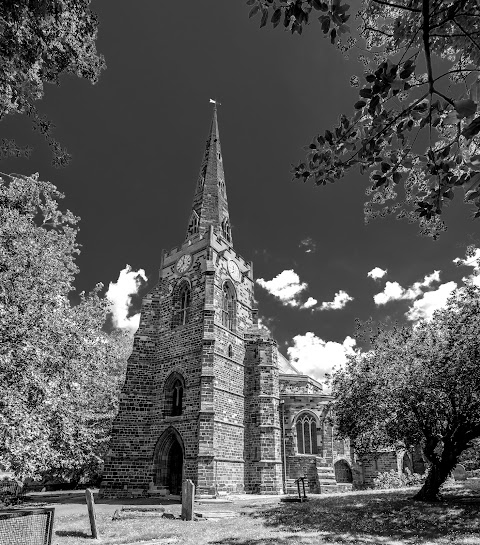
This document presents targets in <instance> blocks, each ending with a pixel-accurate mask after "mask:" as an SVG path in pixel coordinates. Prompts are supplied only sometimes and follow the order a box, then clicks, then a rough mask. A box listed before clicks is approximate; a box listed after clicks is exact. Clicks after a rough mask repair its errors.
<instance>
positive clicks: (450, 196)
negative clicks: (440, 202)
mask: <svg viewBox="0 0 480 545" xmlns="http://www.w3.org/2000/svg"><path fill="white" fill-rule="evenodd" d="M443 196H444V197H446V198H447V199H450V200H453V197H454V196H455V194H454V192H453V190H452V189H449V190H448V191H445V193H444V194H443Z"/></svg>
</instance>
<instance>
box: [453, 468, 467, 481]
mask: <svg viewBox="0 0 480 545" xmlns="http://www.w3.org/2000/svg"><path fill="white" fill-rule="evenodd" d="M453 478H454V479H455V480H456V481H465V480H466V479H467V472H466V471H465V468H464V467H463V466H462V464H457V465H456V466H455V469H454V470H453Z"/></svg>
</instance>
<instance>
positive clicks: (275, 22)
mask: <svg viewBox="0 0 480 545" xmlns="http://www.w3.org/2000/svg"><path fill="white" fill-rule="evenodd" d="M281 17H282V10H281V9H280V8H278V9H276V10H275V11H274V12H273V15H272V20H271V22H272V24H273V26H274V27H276V26H277V25H278V24H279V23H280V19H281Z"/></svg>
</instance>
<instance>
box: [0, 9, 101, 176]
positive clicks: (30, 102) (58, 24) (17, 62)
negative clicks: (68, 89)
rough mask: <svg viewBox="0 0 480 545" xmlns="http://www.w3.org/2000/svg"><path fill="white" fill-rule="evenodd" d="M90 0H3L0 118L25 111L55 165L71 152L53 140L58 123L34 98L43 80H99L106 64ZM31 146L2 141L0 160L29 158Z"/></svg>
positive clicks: (0, 11)
mask: <svg viewBox="0 0 480 545" xmlns="http://www.w3.org/2000/svg"><path fill="white" fill-rule="evenodd" d="M89 5H90V0H42V1H41V2H40V1H32V0H4V1H3V2H1V3H0V28H1V32H0V120H1V119H3V118H4V117H5V116H6V115H8V114H12V113H20V114H26V115H27V116H28V117H29V118H30V119H31V121H32V125H33V129H34V130H36V131H39V132H40V133H41V134H42V135H44V136H45V138H46V140H47V143H48V145H49V146H50V148H51V150H52V154H53V164H54V165H55V166H63V165H65V164H66V163H67V162H68V160H69V158H70V156H69V154H68V153H67V151H66V150H65V149H62V147H61V146H60V144H59V143H58V142H57V141H56V140H55V139H54V138H53V136H52V130H53V128H54V125H53V124H52V122H51V121H49V120H48V119H46V118H45V116H43V115H41V114H40V113H39V112H38V111H37V109H36V107H35V104H34V103H35V102H36V101H37V100H39V99H41V98H42V97H43V95H44V84H45V83H54V84H56V85H58V84H59V82H60V76H61V75H62V74H74V75H76V76H78V77H80V78H85V79H87V80H89V81H91V82H92V83H95V82H96V81H97V79H98V77H99V75H100V72H101V70H102V69H104V68H105V62H104V59H103V57H102V56H101V55H98V54H97V52H96V48H95V40H96V38H97V28H98V21H97V18H96V16H95V14H94V13H93V12H92V11H90V9H89ZM30 151H31V150H30V149H29V148H26V147H20V146H18V145H17V144H16V142H15V141H14V140H7V139H3V140H2V141H1V142H0V159H1V158H3V157H9V156H20V155H24V156H28V155H29V154H30Z"/></svg>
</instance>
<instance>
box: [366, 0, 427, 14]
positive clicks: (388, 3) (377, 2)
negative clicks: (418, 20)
mask: <svg viewBox="0 0 480 545" xmlns="http://www.w3.org/2000/svg"><path fill="white" fill-rule="evenodd" d="M373 2H375V3H376V4H382V5H383V6H388V7H390V8H398V9H403V10H406V11H414V12H418V13H420V12H421V10H419V9H416V8H410V7H408V6H402V5H401V4H392V3H391V2H384V1H383V0H373Z"/></svg>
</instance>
